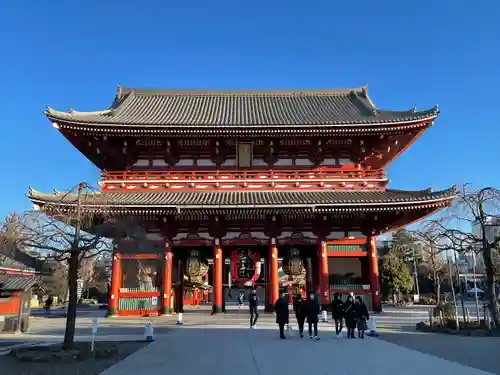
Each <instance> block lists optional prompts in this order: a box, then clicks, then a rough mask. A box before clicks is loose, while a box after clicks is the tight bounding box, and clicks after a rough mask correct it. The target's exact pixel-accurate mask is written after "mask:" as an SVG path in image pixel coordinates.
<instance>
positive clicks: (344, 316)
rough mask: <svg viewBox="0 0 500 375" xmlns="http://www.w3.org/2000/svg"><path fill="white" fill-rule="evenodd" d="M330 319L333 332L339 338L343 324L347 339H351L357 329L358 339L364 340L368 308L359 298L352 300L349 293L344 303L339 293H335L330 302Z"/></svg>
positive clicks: (368, 317) (351, 295) (352, 296)
mask: <svg viewBox="0 0 500 375" xmlns="http://www.w3.org/2000/svg"><path fill="white" fill-rule="evenodd" d="M331 310H332V318H333V320H334V322H335V332H336V333H337V337H339V336H340V334H341V332H342V328H343V322H344V321H345V324H346V326H347V338H349V339H353V338H354V332H355V330H356V328H357V329H358V338H360V339H364V338H365V330H366V321H367V320H368V319H370V315H369V314H368V307H367V306H366V304H365V303H364V302H363V300H362V299H361V297H360V296H357V297H355V298H354V295H353V294H352V293H351V294H349V295H348V296H347V300H346V301H345V302H344V301H342V298H341V297H340V294H339V293H335V295H334V297H333V300H332V302H331Z"/></svg>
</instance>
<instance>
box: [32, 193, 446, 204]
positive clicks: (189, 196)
mask: <svg viewBox="0 0 500 375" xmlns="http://www.w3.org/2000/svg"><path fill="white" fill-rule="evenodd" d="M454 196H455V189H454V188H451V189H448V190H443V191H437V192H431V191H430V190H422V191H404V190H391V189H388V190H385V191H373V190H372V191H369V190H366V191H331V190H307V191H276V190H271V191H183V192H178V191H155V192H147V191H146V192H110V191H108V192H102V193H96V194H92V195H88V196H86V197H85V198H84V199H83V202H82V203H83V205H86V206H102V205H111V206H117V207H124V208H125V207H144V206H147V207H151V208H154V207H162V208H165V207H166V206H167V207H168V206H171V207H176V208H183V207H184V208H190V207H189V206H199V205H203V206H205V207H210V206H211V207H216V208H224V206H234V205H242V206H244V205H251V206H257V207H258V206H276V207H281V208H286V207H288V206H290V205H299V206H300V205H304V206H310V205H313V206H321V205H327V206H332V205H339V206H350V205H351V206H360V205H361V206H363V205H368V204H369V205H374V204H376V205H380V206H384V205H391V204H395V203H397V204H401V205H405V204H412V203H425V202H429V201H436V200H446V199H451V198H453V197H454ZM28 198H29V199H31V200H32V201H33V202H35V203H39V204H44V203H57V204H69V205H72V204H75V202H76V195H75V194H63V193H55V194H44V193H40V192H37V191H35V190H32V189H30V192H29V193H28ZM191 208H192V207H191Z"/></svg>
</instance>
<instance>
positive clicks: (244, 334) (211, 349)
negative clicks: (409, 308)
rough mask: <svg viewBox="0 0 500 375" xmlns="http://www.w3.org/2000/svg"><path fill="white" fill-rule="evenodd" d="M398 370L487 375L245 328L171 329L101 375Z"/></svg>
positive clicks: (389, 348)
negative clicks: (151, 372)
mask: <svg viewBox="0 0 500 375" xmlns="http://www.w3.org/2000/svg"><path fill="white" fill-rule="evenodd" d="M396 369H397V373H398V374H399V375H417V374H418V375H422V374H435V373H443V374H454V375H486V374H488V373H487V372H484V371H481V370H476V369H473V368H471V367H466V366H463V365H460V364H458V363H454V362H450V361H446V360H444V359H440V358H438V357H434V356H431V355H429V354H425V353H421V352H418V351H414V350H410V349H407V348H404V347H402V346H398V345H395V344H391V343H388V342H385V341H382V340H378V339H373V338H367V339H365V340H358V339H355V340H347V339H340V340H339V339H336V338H335V337H334V335H333V333H332V332H331V330H329V331H328V332H323V334H322V338H321V341H318V342H314V341H310V340H307V339H300V338H299V337H297V336H295V337H291V338H290V339H289V340H280V339H279V338H278V335H277V332H276V330H271V329H267V328H264V329H256V330H254V331H253V330H250V329H248V328H246V329H245V328H243V327H239V328H203V327H198V328H196V327H191V328H190V327H183V328H179V329H173V330H172V331H171V333H170V334H169V335H168V336H165V337H162V338H161V339H159V340H157V341H156V342H154V343H153V344H150V345H149V346H147V347H145V348H144V349H142V350H140V351H138V352H137V353H135V354H133V355H131V356H130V357H128V358H126V359H125V360H124V361H122V362H120V363H118V364H117V365H115V366H113V367H111V368H109V369H108V370H106V371H105V372H103V374H104V375H128V374H132V373H134V374H136V373H146V372H147V371H151V370H153V371H158V370H162V371H169V372H170V373H172V374H176V375H192V374H202V373H204V374H213V375H215V374H217V375H226V374H227V375H233V374H234V375H276V374H287V375H299V374H300V375H304V374H323V375H329V374H344V375H355V374H360V375H361V374H363V375H365V374H374V375H377V374H387V373H389V372H394V371H395V370H396Z"/></svg>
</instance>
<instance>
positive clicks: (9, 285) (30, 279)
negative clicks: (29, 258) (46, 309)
mask: <svg viewBox="0 0 500 375" xmlns="http://www.w3.org/2000/svg"><path fill="white" fill-rule="evenodd" d="M35 285H36V286H38V287H39V288H41V289H44V286H43V283H42V281H41V279H40V277H38V276H36V275H0V290H12V291H26V290H29V289H31V288H32V287H33V286H35Z"/></svg>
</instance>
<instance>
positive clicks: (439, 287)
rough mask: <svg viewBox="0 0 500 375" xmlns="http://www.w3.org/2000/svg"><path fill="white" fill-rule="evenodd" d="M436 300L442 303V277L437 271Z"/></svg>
mask: <svg viewBox="0 0 500 375" xmlns="http://www.w3.org/2000/svg"><path fill="white" fill-rule="evenodd" d="M435 283H436V302H437V303H438V304H439V303H441V279H440V278H439V275H437V273H436V281H435Z"/></svg>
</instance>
